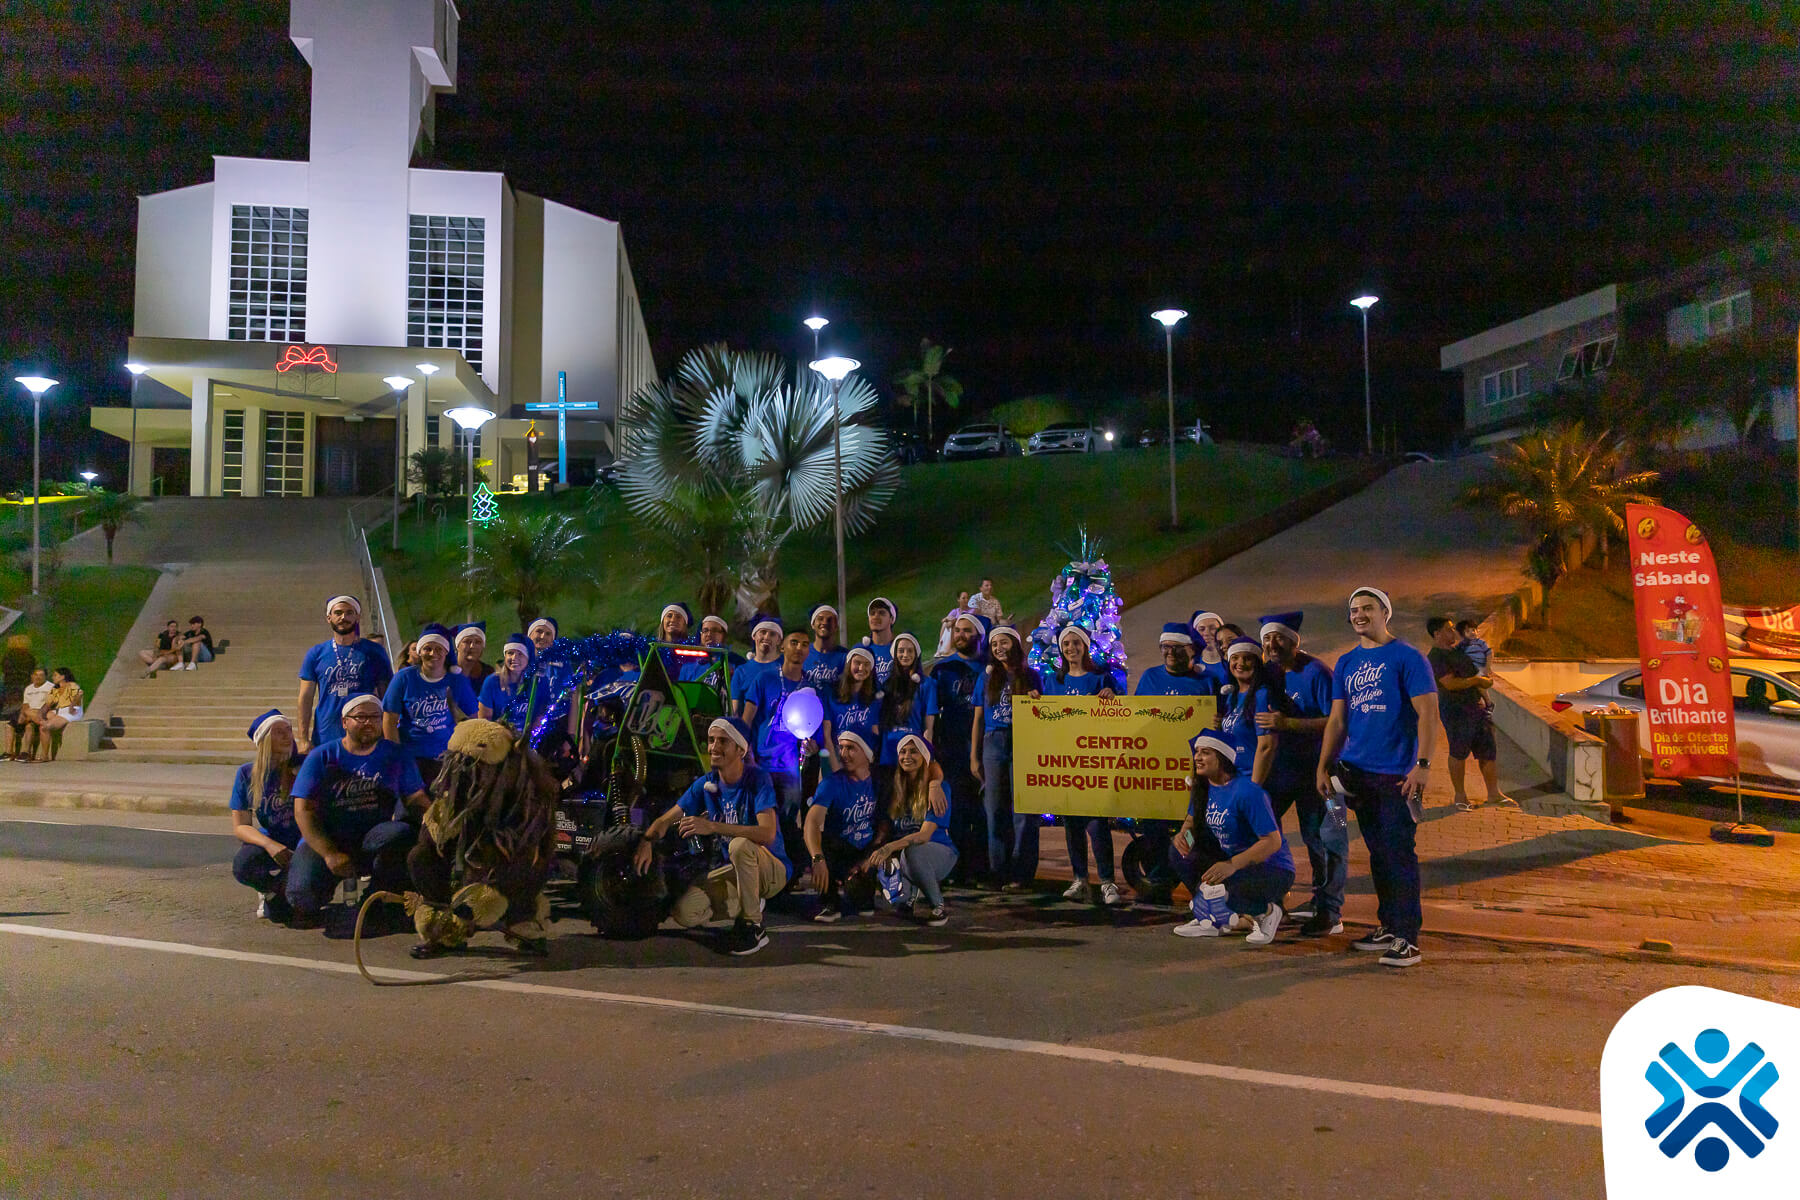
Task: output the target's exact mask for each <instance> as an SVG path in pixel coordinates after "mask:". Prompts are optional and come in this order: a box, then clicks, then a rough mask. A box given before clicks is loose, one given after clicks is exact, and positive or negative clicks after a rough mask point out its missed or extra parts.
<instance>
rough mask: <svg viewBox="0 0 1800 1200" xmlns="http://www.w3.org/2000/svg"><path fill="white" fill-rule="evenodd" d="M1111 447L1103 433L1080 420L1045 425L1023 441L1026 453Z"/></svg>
mask: <svg viewBox="0 0 1800 1200" xmlns="http://www.w3.org/2000/svg"><path fill="white" fill-rule="evenodd" d="M1112 448H1113V444H1112V441H1111V440H1110V439H1108V438H1107V436H1106V435H1105V434H1104V433H1102V432H1100V431H1099V430H1098V429H1095V428H1094V427H1093V426H1092V425H1086V424H1083V423H1082V422H1080V421H1060V422H1058V423H1057V424H1055V425H1046V426H1044V427H1043V428H1042V429H1040V430H1038V431H1037V432H1036V433H1034V434H1032V435H1031V437H1030V438H1029V439H1027V440H1026V442H1025V453H1027V454H1095V453H1098V452H1100V451H1103V450H1111V449H1112Z"/></svg>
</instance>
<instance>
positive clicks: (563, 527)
mask: <svg viewBox="0 0 1800 1200" xmlns="http://www.w3.org/2000/svg"><path fill="white" fill-rule="evenodd" d="M585 538H586V535H585V534H584V533H582V532H581V529H580V527H579V526H578V525H577V524H576V523H575V520H574V518H572V517H570V516H569V515H568V514H566V513H545V514H544V515H542V516H539V517H529V516H516V515H505V516H501V517H497V518H495V519H494V521H493V523H492V524H490V525H489V526H488V527H487V529H486V530H485V531H483V532H482V534H481V536H480V537H479V538H477V539H476V542H475V564H474V566H472V567H470V568H469V570H468V572H467V575H466V578H467V580H468V582H469V585H470V588H471V590H472V591H475V592H477V593H480V592H486V593H488V594H489V595H492V594H495V593H498V594H501V595H506V596H511V597H512V598H513V609H514V611H515V612H516V613H517V614H518V617H519V628H520V629H525V628H527V627H529V626H530V624H531V623H532V622H533V621H535V620H537V619H538V618H539V617H540V616H542V615H543V614H544V610H545V609H546V608H547V607H549V606H550V605H551V604H553V603H555V601H556V600H557V599H558V598H559V597H561V596H564V595H566V594H567V593H569V592H572V591H575V590H577V589H579V588H588V587H598V586H599V581H598V580H597V579H596V577H595V575H594V572H593V569H592V568H591V567H590V566H589V564H588V562H587V554H586V549H587V548H586V547H585V546H583V545H582V542H583V541H584V540H585Z"/></svg>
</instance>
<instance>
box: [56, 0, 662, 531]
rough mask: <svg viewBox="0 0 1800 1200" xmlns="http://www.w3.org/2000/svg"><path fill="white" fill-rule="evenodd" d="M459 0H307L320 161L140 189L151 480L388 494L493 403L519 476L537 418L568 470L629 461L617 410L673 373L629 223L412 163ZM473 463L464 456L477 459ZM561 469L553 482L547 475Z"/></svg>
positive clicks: (486, 449) (301, 28)
mask: <svg viewBox="0 0 1800 1200" xmlns="http://www.w3.org/2000/svg"><path fill="white" fill-rule="evenodd" d="M457 23H458V15H457V11H456V6H455V4H454V2H453V0H292V3H291V6H290V9H289V33H290V35H291V36H292V38H293V41H294V45H295V47H296V48H298V50H299V52H300V54H301V55H302V56H303V57H304V58H305V59H306V61H307V64H308V65H309V66H310V67H311V69H312V114H311V148H310V158H309V159H308V161H306V162H281V161H275V160H270V159H260V158H233V157H226V156H214V158H213V177H212V182H210V183H201V184H196V185H194V186H193V187H186V188H178V189H176V190H174V191H170V192H160V193H157V194H155V195H151V196H142V197H140V198H139V200H138V227H137V290H136V307H135V316H134V322H133V334H132V337H131V340H130V348H129V353H128V357H127V361H128V363H129V364H130V366H131V370H132V371H133V373H134V375H135V376H136V378H135V379H134V381H133V393H132V404H131V406H130V407H128V408H96V409H94V410H93V414H92V421H93V425H94V427H95V428H96V429H99V430H101V431H103V432H105V433H108V434H111V435H113V436H116V437H119V438H121V439H125V440H128V441H129V442H130V444H131V454H132V476H133V479H134V481H135V482H134V484H133V486H134V487H135V489H136V490H137V491H138V492H139V493H140V494H145V495H148V494H150V493H151V492H152V491H153V490H156V491H164V492H183V493H186V494H191V495H195V496H278V495H279V496H317V495H369V494H372V493H375V492H378V491H381V490H383V489H385V488H386V487H388V486H389V485H390V484H391V483H392V482H393V480H394V475H395V472H396V469H397V465H398V464H397V461H396V460H397V458H398V452H399V450H400V449H401V448H402V446H401V444H397V439H403V448H404V450H405V452H406V453H407V454H409V455H410V454H412V453H413V452H415V451H418V450H420V449H422V448H424V447H426V446H428V445H442V446H446V447H453V448H457V449H460V448H461V443H460V442H457V441H455V440H454V439H455V438H456V437H457V436H459V435H458V433H457V430H456V428H455V426H454V424H453V422H451V421H450V420H449V419H447V418H443V417H442V414H443V413H444V411H445V410H446V409H450V408H454V407H457V406H459V405H475V406H479V407H482V408H486V409H489V410H490V411H492V412H494V413H496V414H497V419H495V420H492V421H490V422H488V423H487V425H486V426H484V427H483V428H482V430H481V433H480V435H479V437H480V441H479V444H478V446H477V451H476V452H477V455H478V456H479V458H481V459H484V460H487V461H488V462H489V463H490V464H491V465H490V466H488V467H487V468H485V469H486V470H487V473H488V475H489V478H490V479H493V480H495V481H496V483H497V484H500V485H504V484H506V483H508V482H510V481H513V480H515V479H516V478H518V477H519V476H521V475H523V474H524V472H525V469H526V465H525V464H526V455H527V448H526V434H527V431H528V429H529V427H530V426H531V425H532V423H533V419H535V421H536V426H537V431H538V432H539V433H540V434H541V435H542V436H541V437H540V438H539V439H538V442H537V445H538V450H539V452H540V456H541V457H542V458H543V459H545V460H547V461H548V463H549V469H550V471H551V472H554V470H555V460H556V455H557V416H558V414H557V413H556V412H555V411H542V410H528V409H527V408H526V406H527V405H535V404H543V403H549V404H554V403H555V402H556V400H557V397H558V384H559V376H560V377H562V382H563V383H564V384H565V387H566V397H567V400H568V403H569V404H570V405H571V406H573V405H582V406H583V407H581V408H571V410H570V411H569V412H568V413H567V421H568V424H567V429H568V449H569V458H570V461H571V463H572V464H573V468H574V469H573V471H572V472H571V473H572V475H573V476H575V477H579V476H580V475H581V474H583V473H584V472H583V470H582V468H583V467H584V466H585V467H587V468H589V469H591V467H592V464H593V463H594V462H595V461H596V460H601V461H603V460H606V459H609V458H610V457H611V447H612V438H613V421H614V419H615V415H616V414H617V412H618V408H619V404H620V401H621V400H622V399H623V398H624V397H626V396H629V395H630V394H631V393H632V392H633V391H635V390H636V389H637V388H638V387H639V386H641V385H642V384H644V383H647V382H651V381H654V380H655V378H656V364H655V362H654V361H653V360H652V358H651V354H650V343H649V339H648V338H647V336H646V334H645V332H644V323H643V316H642V314H641V312H640V310H639V307H638V297H637V290H636V287H635V286H634V284H633V282H632V276H631V265H630V262H629V261H628V259H627V258H626V255H625V243H624V241H623V239H622V238H621V236H620V232H619V226H618V223H617V222H614V221H608V220H606V219H604V218H601V217H596V216H591V215H589V214H588V213H584V212H580V211H578V210H576V209H573V208H569V207H567V206H565V205H561V204H557V203H555V202H554V201H550V200H545V199H542V198H540V197H537V196H532V195H529V194H527V193H525V192H521V191H518V190H517V189H515V188H513V187H512V186H511V185H510V184H509V183H508V182H507V180H506V177H505V176H504V175H501V174H499V173H498V172H486V171H443V170H428V169H421V168H417V167H414V166H413V165H412V163H413V160H414V155H415V153H417V152H418V151H419V150H420V149H421V148H422V147H425V146H428V145H429V144H430V143H431V140H432V136H433V103H434V100H435V98H436V97H437V95H438V94H439V93H444V92H451V91H454V90H455V87H456V38H457ZM459 458H460V455H459ZM552 477H553V476H552Z"/></svg>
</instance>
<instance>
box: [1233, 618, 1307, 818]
mask: <svg viewBox="0 0 1800 1200" xmlns="http://www.w3.org/2000/svg"><path fill="white" fill-rule="evenodd" d="M1225 667H1226V670H1228V671H1230V673H1231V681H1230V682H1229V683H1227V684H1226V685H1225V686H1224V687H1223V688H1222V689H1220V691H1219V708H1218V714H1217V716H1216V717H1215V719H1214V723H1213V725H1214V728H1216V729H1217V730H1218V731H1219V732H1220V733H1221V734H1223V735H1224V738H1225V740H1226V741H1227V742H1229V743H1230V744H1231V745H1232V747H1233V748H1234V749H1235V750H1236V752H1237V753H1236V756H1235V759H1234V762H1233V765H1234V767H1235V768H1236V770H1237V773H1238V774H1239V775H1242V776H1244V777H1245V778H1246V779H1248V780H1250V781H1251V782H1252V783H1254V784H1256V786H1257V787H1267V786H1268V782H1269V772H1270V771H1273V770H1274V769H1275V748H1276V746H1277V744H1278V743H1279V742H1280V740H1281V734H1280V733H1278V732H1277V731H1276V730H1275V729H1274V727H1273V726H1270V727H1268V728H1264V727H1263V726H1261V725H1259V724H1258V723H1257V720H1256V717H1257V714H1258V713H1271V712H1279V713H1287V714H1290V715H1291V714H1292V709H1293V705H1292V702H1291V701H1289V699H1288V694H1287V681H1286V678H1285V677H1284V676H1283V674H1282V672H1281V671H1280V670H1279V669H1278V668H1276V667H1272V666H1270V665H1269V664H1268V663H1266V662H1264V661H1263V649H1262V644H1261V643H1260V642H1253V641H1251V640H1250V639H1249V638H1239V639H1237V640H1236V641H1234V642H1232V643H1231V644H1230V645H1228V646H1227V647H1226V648H1225Z"/></svg>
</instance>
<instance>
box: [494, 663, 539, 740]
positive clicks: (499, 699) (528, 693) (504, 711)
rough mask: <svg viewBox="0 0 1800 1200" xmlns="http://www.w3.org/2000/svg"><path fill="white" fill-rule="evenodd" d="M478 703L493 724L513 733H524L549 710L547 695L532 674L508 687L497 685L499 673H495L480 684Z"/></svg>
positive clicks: (499, 683) (502, 684)
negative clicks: (534, 690)
mask: <svg viewBox="0 0 1800 1200" xmlns="http://www.w3.org/2000/svg"><path fill="white" fill-rule="evenodd" d="M534 684H535V685H536V688H537V690H536V692H535V694H534V693H533V691H532V687H533V685H534ZM481 702H482V703H483V704H485V705H486V706H487V709H488V711H489V712H491V713H493V714H494V720H496V721H502V722H504V723H506V724H508V725H510V726H512V727H513V730H514V731H515V732H524V731H526V730H528V729H530V728H531V723H532V722H533V721H535V720H537V719H538V717H539V716H540V715H542V713H543V711H544V709H546V708H548V707H549V706H550V694H549V689H548V688H546V687H545V686H544V685H543V683H541V682H539V680H538V678H537V676H536V674H535V673H533V674H530V675H527V676H525V677H524V678H523V679H521V680H519V682H518V683H516V684H512V685H510V686H508V685H507V684H505V683H502V682H501V681H500V672H498V671H495V672H494V673H493V674H492V675H489V676H488V677H487V678H486V679H484V680H482V681H481ZM527 709H529V711H527Z"/></svg>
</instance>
